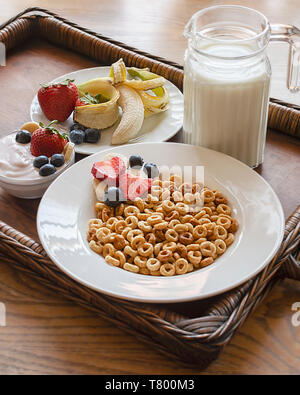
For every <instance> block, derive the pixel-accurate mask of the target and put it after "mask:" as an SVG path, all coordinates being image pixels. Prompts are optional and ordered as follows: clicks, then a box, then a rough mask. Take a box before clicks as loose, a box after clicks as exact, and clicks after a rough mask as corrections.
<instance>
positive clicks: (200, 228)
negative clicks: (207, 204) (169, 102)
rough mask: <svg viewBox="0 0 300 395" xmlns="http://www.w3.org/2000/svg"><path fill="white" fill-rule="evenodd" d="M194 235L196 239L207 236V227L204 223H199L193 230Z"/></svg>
mask: <svg viewBox="0 0 300 395" xmlns="http://www.w3.org/2000/svg"><path fill="white" fill-rule="evenodd" d="M193 236H194V238H195V239H198V238H201V237H206V236H207V229H206V228H205V226H204V225H197V226H195V228H194V230H193Z"/></svg>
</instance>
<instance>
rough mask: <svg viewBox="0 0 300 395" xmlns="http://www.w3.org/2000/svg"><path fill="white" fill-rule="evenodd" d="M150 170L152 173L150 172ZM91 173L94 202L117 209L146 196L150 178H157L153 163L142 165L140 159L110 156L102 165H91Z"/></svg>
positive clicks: (156, 170)
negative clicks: (121, 205) (124, 203)
mask: <svg viewBox="0 0 300 395" xmlns="http://www.w3.org/2000/svg"><path fill="white" fill-rule="evenodd" d="M149 168H151V169H152V170H151V171H149ZM153 169H155V170H153ZM91 173H92V174H93V176H94V184H93V186H94V190H95V194H96V198H97V200H98V201H101V202H104V203H105V204H107V205H108V206H110V207H117V206H118V205H120V204H121V203H122V202H125V201H127V200H130V201H133V200H135V199H136V198H138V197H142V196H145V195H146V194H147V193H148V192H149V191H150V190H151V186H152V181H153V178H156V177H158V175H159V170H158V167H157V166H156V165H155V164H154V163H144V160H143V158H141V156H140V155H132V156H130V158H129V159H127V158H126V157H124V156H123V155H119V154H113V153H110V154H107V155H106V156H105V158H104V160H103V161H101V162H95V163H94V164H93V166H92V169H91Z"/></svg>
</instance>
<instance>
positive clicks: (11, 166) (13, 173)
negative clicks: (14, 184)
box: [0, 133, 42, 180]
mask: <svg viewBox="0 0 300 395" xmlns="http://www.w3.org/2000/svg"><path fill="white" fill-rule="evenodd" d="M33 160H34V156H33V155H32V154H31V152H30V143H28V144H20V143H18V142H17V141H16V133H11V134H9V135H7V136H4V137H2V138H1V139H0V175H1V176H5V177H9V178H15V179H28V180H37V179H41V178H42V177H41V176H40V175H39V169H37V168H35V167H34V166H33Z"/></svg>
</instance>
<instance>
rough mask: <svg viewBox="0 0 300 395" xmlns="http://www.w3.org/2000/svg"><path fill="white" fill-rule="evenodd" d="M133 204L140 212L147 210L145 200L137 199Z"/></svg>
mask: <svg viewBox="0 0 300 395" xmlns="http://www.w3.org/2000/svg"><path fill="white" fill-rule="evenodd" d="M133 204H134V205H135V206H136V207H137V208H138V209H139V211H140V212H143V211H144V208H145V204H144V199H142V198H140V197H137V198H135V200H134V202H133Z"/></svg>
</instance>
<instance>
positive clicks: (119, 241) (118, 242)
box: [113, 234, 126, 250]
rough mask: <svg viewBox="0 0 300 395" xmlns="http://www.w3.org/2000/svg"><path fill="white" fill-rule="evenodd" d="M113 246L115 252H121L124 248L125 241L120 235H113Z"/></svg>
mask: <svg viewBox="0 0 300 395" xmlns="http://www.w3.org/2000/svg"><path fill="white" fill-rule="evenodd" d="M113 245H114V247H115V248H116V249H117V250H123V248H125V246H126V240H125V238H124V236H122V235H118V234H117V235H115V237H114V240H113Z"/></svg>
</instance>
